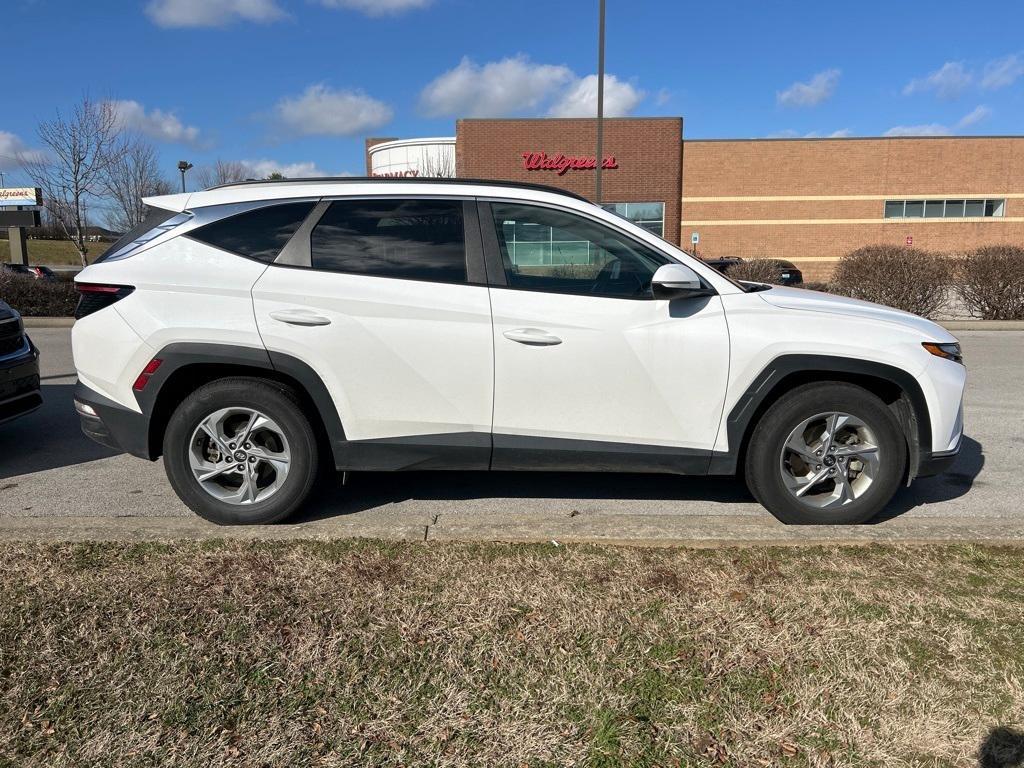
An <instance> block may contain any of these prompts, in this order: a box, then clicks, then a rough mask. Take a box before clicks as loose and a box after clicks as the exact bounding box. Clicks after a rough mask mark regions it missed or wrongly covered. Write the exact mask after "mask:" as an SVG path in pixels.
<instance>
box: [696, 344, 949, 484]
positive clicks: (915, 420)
mask: <svg viewBox="0 0 1024 768" xmlns="http://www.w3.org/2000/svg"><path fill="white" fill-rule="evenodd" d="M837 374H838V375H840V376H852V377H862V378H870V379H876V380H881V381H885V382H888V383H889V384H891V385H893V386H895V387H896V388H898V389H899V391H900V393H901V396H902V397H901V401H902V402H905V404H906V405H908V406H909V408H904V407H897V409H896V410H895V415H896V417H897V420H898V421H899V422H900V426H901V428H902V429H903V432H904V434H905V435H906V437H907V446H908V448H909V451H910V456H909V459H910V461H909V477H908V480H912V479H913V478H914V476H916V474H917V471H918V467H919V466H921V465H922V464H923V463H924V462H925V461H926V460H930V458H931V445H932V429H931V419H930V414H929V410H928V401H927V399H926V398H925V395H924V391H923V390H922V389H921V385H920V384H919V383H918V381H917V379H916V378H915V377H914V376H913V375H912V374H910V373H909V372H907V371H905V370H903V369H902V368H897V367H896V366H893V365H888V364H886V363H879V362H876V361H873V360H860V359H857V358H849V357H833V356H831V355H802V354H790V355H781V356H779V357H777V358H775V359H773V360H772V361H771V362H770V363H768V365H766V366H765V367H764V368H763V369H762V371H761V372H760V373H759V374H758V375H757V376H756V377H755V378H754V380H753V381H752V382H751V383H750V385H749V386H748V387H747V389H746V390H745V391H744V393H743V394H742V395H741V396H740V398H739V399H738V400H737V401H736V404H735V405H734V406H733V407H732V410H730V411H729V414H728V415H727V416H726V419H725V430H726V438H727V440H728V444H729V449H728V451H726V452H725V453H716V454H715V456H714V458H713V459H712V463H711V469H710V473H711V474H732V473H734V472H736V469H737V467H738V466H739V461H740V456H741V454H742V452H743V450H744V449H745V447H746V444H747V441H748V440H749V438H750V435H751V433H752V432H753V428H754V426H755V425H756V423H757V420H758V418H760V416H761V415H762V414H763V413H764V411H765V410H766V409H767V408H768V407H769V406H770V405H771V404H772V403H774V402H775V401H776V400H777V399H778V398H779V397H781V396H783V395H784V393H785V392H786V391H787V390H788V389H789V387H786V386H785V384H784V382H785V381H786V379H790V378H793V377H795V376H798V377H799V379H798V380H797V381H795V382H794V386H798V385H799V384H801V383H808V381H807V380H808V378H810V380H813V379H814V378H819V377H820V378H821V379H823V380H828V376H829V375H837Z"/></svg>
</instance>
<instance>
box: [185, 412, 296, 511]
mask: <svg viewBox="0 0 1024 768" xmlns="http://www.w3.org/2000/svg"><path fill="white" fill-rule="evenodd" d="M188 458H189V465H190V466H191V468H192V474H193V476H194V477H195V479H196V481H197V482H198V483H199V487H200V488H202V489H203V490H204V491H205V492H206V493H208V494H209V495H210V496H212V497H213V498H215V499H217V500H218V501H223V502H225V503H227V504H255V503H257V502H261V501H266V500H267V499H268V498H270V497H271V496H273V495H274V494H275V493H276V492H277V490H278V489H279V488H280V487H281V485H282V484H283V483H284V481H285V479H286V478H287V477H288V467H289V465H290V463H291V451H290V449H289V447H288V440H287V438H286V437H285V435H284V430H282V429H281V427H280V426H279V425H278V424H277V422H275V421H274V420H273V419H271V418H269V417H268V416H266V415H265V414H263V413H260V412H259V411H257V410H254V409H252V408H242V407H235V408H221V409H219V410H217V411H214V412H213V413H211V414H210V415H209V416H207V417H206V418H204V419H203V420H202V421H200V422H199V426H197V427H196V428H195V430H194V431H193V433H192V439H191V440H190V441H189V455H188Z"/></svg>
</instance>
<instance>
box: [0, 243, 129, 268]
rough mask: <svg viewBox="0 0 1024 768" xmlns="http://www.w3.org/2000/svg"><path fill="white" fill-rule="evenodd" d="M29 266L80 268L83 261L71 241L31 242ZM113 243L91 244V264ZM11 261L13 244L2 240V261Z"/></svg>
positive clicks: (29, 246) (0, 248)
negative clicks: (43, 265)
mask: <svg viewBox="0 0 1024 768" xmlns="http://www.w3.org/2000/svg"><path fill="white" fill-rule="evenodd" d="M27 245H28V261H29V264H45V265H47V266H50V267H78V266H81V264H82V261H81V259H79V258H78V251H76V250H75V246H74V245H73V244H72V243H71V241H70V240H29V241H28V243H27ZM111 245H112V243H89V253H88V256H89V262H90V263H92V262H93V261H95V260H96V259H97V258H99V257H100V256H101V255H102V254H103V252H104V251H106V250H107V248H109V247H110V246H111ZM10 260H11V244H10V241H8V240H0V261H10Z"/></svg>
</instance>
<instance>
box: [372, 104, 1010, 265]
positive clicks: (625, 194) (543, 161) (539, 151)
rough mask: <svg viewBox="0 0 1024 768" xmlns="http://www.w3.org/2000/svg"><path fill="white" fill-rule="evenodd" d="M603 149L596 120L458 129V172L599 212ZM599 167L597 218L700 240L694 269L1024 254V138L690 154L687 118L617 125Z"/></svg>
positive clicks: (808, 142) (786, 143)
mask: <svg viewBox="0 0 1024 768" xmlns="http://www.w3.org/2000/svg"><path fill="white" fill-rule="evenodd" d="M382 141H383V140H379V139H369V140H367V172H368V173H369V174H373V173H374V172H375V158H374V155H375V149H374V148H375V147H376V146H378V145H379V146H381V147H384V148H385V149H387V152H388V153H389V154H388V157H389V158H390V159H389V162H390V163H391V165H389V166H388V168H389V169H390V172H391V173H393V172H394V166H393V163H394V147H395V146H396V145H399V146H400V145H401V143H402V142H395V141H394V140H388V143H387V144H386V145H385V144H381V142H382ZM413 141H419V142H420V143H421V144H422V142H423V141H424V140H413ZM438 141H446V142H451V138H447V139H443V140H438ZM595 143H596V125H595V121H594V120H590V119H509V120H459V121H458V122H457V124H456V136H455V172H456V174H457V175H458V176H463V177H471V178H493V179H509V180H514V181H531V182H540V183H545V184H550V185H553V186H558V187H562V188H565V189H567V190H570V191H573V192H577V193H579V194H582V195H585V196H587V197H590V198H593V197H594V171H593V168H594V166H595V164H596V159H595V156H594V152H595ZM410 146H412V144H411V143H410ZM417 146H418V145H417ZM380 154H381V156H382V157H383V154H384V153H383V152H381V153H380ZM603 155H604V159H603V167H604V171H603V173H602V186H603V195H602V204H604V205H607V206H609V207H614V208H615V209H616V210H617V211H618V212H620V213H622V214H623V215H625V216H627V217H629V218H631V219H633V220H634V221H637V222H638V223H640V224H641V225H642V226H645V227H647V228H648V229H651V230H652V231H655V232H657V233H658V234H661V235H663V236H664V237H665V238H666V239H668V240H670V241H672V242H674V243H679V244H681V246H682V247H683V248H686V249H687V250H692V249H691V245H690V243H691V237H692V235H693V233H698V234H699V240H700V244H699V245H698V246H697V251H698V254H699V255H700V256H703V257H718V256H741V257H743V258H747V259H751V258H765V257H778V258H786V259H789V260H791V261H793V262H795V263H796V264H797V265H798V266H799V267H800V268H801V269H802V270H803V272H804V274H805V277H806V279H808V280H819V279H825V278H827V277H828V275H829V274H830V273H831V270H832V268H833V266H834V264H835V262H836V261H838V259H839V257H840V256H842V254H844V253H847V252H849V251H851V250H853V249H854V248H858V247H860V246H862V245H868V244H872V243H890V244H898V245H905V244H909V245H912V246H913V247H915V248H922V249H927V250H936V251H944V252H956V251H960V250H964V249H967V248H973V247H975V246H978V245H985V244H995V243H1016V244H1024V137H970V138H967V137H921V138H902V137H900V138H896V137H893V138H864V139H860V138H847V139H753V140H725V139H723V140H717V139H716V140H688V139H684V138H683V121H682V119H681V118H616V119H608V120H606V121H605V130H604V143H603ZM410 162H411V163H412V164H411V165H410V169H411V170H409V174H410V175H416V173H417V171H416V170H415V169H414V168H412V165H415V162H414V161H410ZM428 165H429V163H428ZM424 175H426V174H424Z"/></svg>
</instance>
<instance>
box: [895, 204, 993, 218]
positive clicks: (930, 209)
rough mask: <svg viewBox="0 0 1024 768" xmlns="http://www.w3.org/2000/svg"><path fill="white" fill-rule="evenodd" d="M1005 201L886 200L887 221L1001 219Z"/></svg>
mask: <svg viewBox="0 0 1024 768" xmlns="http://www.w3.org/2000/svg"><path fill="white" fill-rule="evenodd" d="M1005 209H1006V201H1005V200H963V199H959V200H886V201H885V212H884V215H885V218H887V219H922V218H923V219H964V218H967V219H982V218H999V217H1002V216H1003V215H1004V214H1003V211H1004V210H1005Z"/></svg>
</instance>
